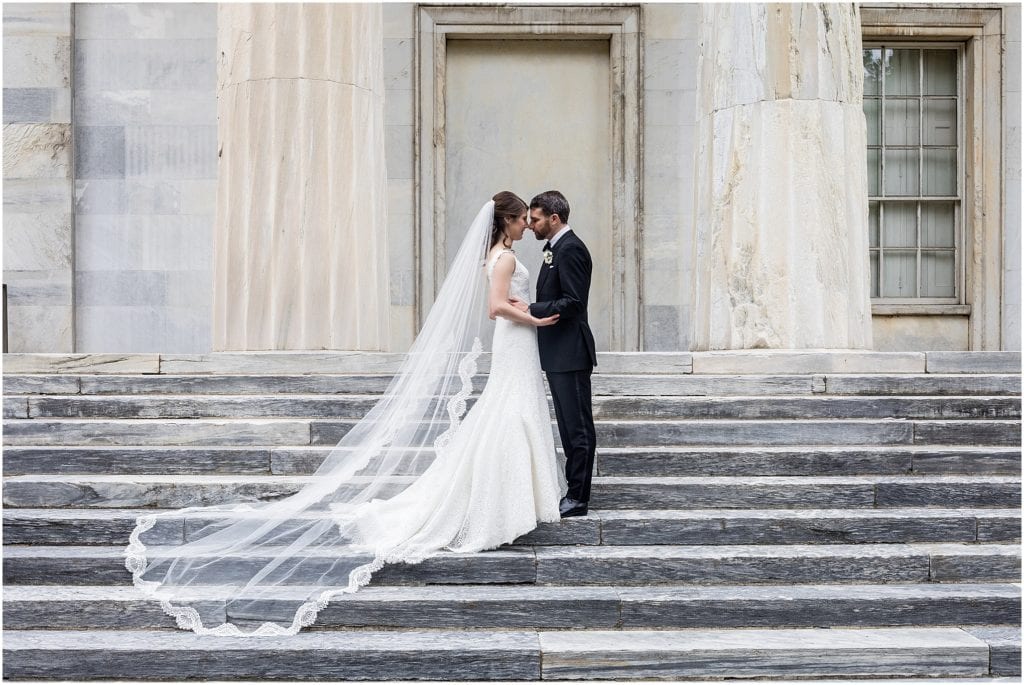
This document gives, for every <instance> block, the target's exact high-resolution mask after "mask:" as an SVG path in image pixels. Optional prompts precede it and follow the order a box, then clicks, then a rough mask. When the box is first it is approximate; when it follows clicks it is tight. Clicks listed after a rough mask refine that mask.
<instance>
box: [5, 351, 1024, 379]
mask: <svg viewBox="0 0 1024 685" xmlns="http://www.w3.org/2000/svg"><path fill="white" fill-rule="evenodd" d="M404 357H405V355H404V354H402V353H396V352H349V351H329V352H313V351H287V352H214V353H208V354H173V353H172V354H157V353H121V354H82V353H71V354H67V353H56V354H54V353H49V354H46V353H42V354H40V353H21V354H19V353H11V354H4V359H3V361H4V368H5V369H6V370H7V372H8V373H19V374H29V373H32V374H35V373H102V374H126V373H139V374H143V373H144V374H228V373H229V374H261V375H275V374H323V373H336V374H337V373H342V374H344V373H394V372H395V371H396V370H397V369H398V368H399V366H400V365H401V363H402V361H403V360H404ZM489 363H490V354H489V353H486V352H485V353H484V354H482V355H481V356H480V359H479V360H478V366H479V367H480V368H481V370H485V369H486V368H488V366H489ZM597 363H598V365H597V367H596V368H595V369H594V370H595V372H596V373H597V374H608V373H612V374H651V373H659V374H663V373H693V374H742V373H746V374H804V373H926V372H927V373H1018V374H1019V373H1020V372H1021V353H1020V352H1019V351H971V352H967V351H960V352H957V351H953V352H946V351H943V352H875V351H872V350H723V351H715V352H598V353H597Z"/></svg>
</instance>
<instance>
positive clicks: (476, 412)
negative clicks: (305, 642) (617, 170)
mask: <svg viewBox="0 0 1024 685" xmlns="http://www.w3.org/2000/svg"><path fill="white" fill-rule="evenodd" d="M493 212H494V203H493V201H492V202H488V203H487V204H486V205H484V207H483V208H482V209H481V210H480V212H479V213H478V214H477V217H476V218H475V219H474V221H473V224H472V225H471V226H470V227H469V229H468V230H467V233H466V237H465V239H464V240H463V243H462V245H461V246H460V248H459V251H458V254H457V255H456V257H455V260H454V261H453V263H452V266H451V267H450V269H449V273H448V275H447V276H446V278H445V280H444V283H443V284H442V287H441V289H440V291H439V293H438V295H437V298H436V299H435V302H434V305H433V307H431V310H430V313H429V315H428V317H427V320H426V321H425V322H424V325H423V327H422V329H421V331H420V334H419V335H418V336H417V338H416V341H415V342H414V343H413V345H412V348H411V349H410V351H409V353H408V354H407V355H406V358H405V361H403V363H402V366H401V368H400V369H399V371H398V372H397V373H396V375H395V377H394V378H393V380H392V381H391V383H390V384H389V386H388V388H387V390H386V391H385V392H384V394H383V396H382V397H381V399H380V400H379V401H378V402H377V404H376V405H375V406H374V407H373V408H372V409H371V410H370V411H369V412H368V413H367V415H366V416H365V417H363V418H362V419H360V420H359V421H358V422H357V423H356V424H355V425H354V426H353V427H352V428H351V429H350V430H349V431H348V433H346V434H345V435H344V437H342V439H341V440H340V441H339V442H338V444H337V446H336V447H335V448H333V449H332V451H331V453H330V454H329V455H328V456H327V457H326V458H325V460H324V462H323V463H322V465H321V466H320V467H319V468H318V469H317V471H316V472H315V473H314V474H313V475H312V476H311V477H310V478H309V479H308V480H307V482H306V484H305V485H304V486H303V487H302V488H301V489H300V490H299V491H298V492H296V493H295V494H293V495H291V496H289V497H286V498H284V499H280V500H276V501H272V502H267V503H256V504H250V503H242V504H224V505H213V506H198V507H188V508H185V509H182V510H177V511H165V512H158V513H154V514H147V515H144V516H140V517H139V518H138V519H137V521H136V527H135V529H134V531H133V532H132V534H131V536H130V542H129V545H128V547H127V548H126V549H125V566H126V568H127V569H128V570H129V571H131V572H132V576H133V582H134V584H135V586H136V587H137V588H139V589H140V590H141V591H143V592H144V593H145V594H146V595H148V596H150V597H152V598H153V599H155V600H157V601H159V602H160V605H161V606H162V607H163V609H164V611H165V612H167V613H168V614H170V615H171V616H173V617H174V618H175V619H176V622H177V624H178V626H179V627H181V628H185V629H189V630H192V631H194V632H195V633H197V634H200V635H219V636H225V635H226V636H239V637H250V636H277V635H292V634H295V633H297V632H298V631H299V630H300V629H301V628H302V627H304V626H308V625H310V624H312V623H313V622H314V621H315V619H316V616H317V614H318V613H319V612H320V611H321V610H322V609H323V608H324V607H325V606H327V604H328V603H329V602H330V601H331V599H332V598H333V597H336V596H337V595H340V594H345V593H351V592H355V591H356V590H357V589H358V588H359V587H361V586H363V585H365V584H367V583H368V582H370V579H371V577H372V575H373V573H375V572H376V571H378V570H380V569H381V568H383V567H384V566H385V565H386V564H398V563H405V564H415V563H420V562H422V561H424V560H425V559H428V558H430V557H431V556H433V555H435V554H438V553H440V552H444V551H450V552H475V551H481V550H486V549H492V548H495V547H498V546H500V545H502V544H506V543H510V542H512V541H514V540H515V539H516V538H518V537H520V536H521V535H523V534H525V533H527V532H529V531H530V530H532V529H533V528H535V527H536V524H537V522H538V521H557V520H559V511H558V501H559V499H560V497H561V496H562V495H563V494H564V493H565V490H566V484H565V476H564V467H563V464H562V463H561V460H560V459H558V458H556V452H555V445H554V437H553V434H552V430H551V418H550V414H549V411H548V403H547V399H546V393H545V389H544V384H543V381H542V374H541V368H540V360H539V355H538V351H537V331H536V328H535V327H533V326H531V325H527V324H520V323H517V322H514V321H511V320H508V319H504V318H498V319H497V320H496V321H495V322H494V323H493V324H490V322H489V321H488V319H487V316H486V306H485V304H486V301H487V294H488V293H487V290H488V287H489V283H490V278H491V274H492V272H493V270H494V266H495V264H496V263H497V261H498V260H499V259H510V258H511V259H515V253H514V252H513V251H512V250H502V251H500V252H498V253H496V254H494V255H493V256H491V257H490V258H487V259H486V260H484V262H483V264H481V257H483V256H484V255H485V254H486V251H487V249H488V247H489V246H488V244H487V242H488V240H489V235H490V226H491V224H492V222H493V216H494V214H493ZM508 254H510V255H511V256H506V255H508ZM481 267H482V268H481ZM509 294H510V296H512V297H516V298H518V299H520V300H522V301H524V302H529V301H530V296H529V273H528V272H527V270H526V268H525V267H524V266H523V265H522V264H521V263H520V262H519V261H518V259H516V264H515V269H514V271H513V274H512V279H511V284H510V288H509ZM490 325H493V342H492V353H491V363H490V370H489V375H488V376H487V382H486V384H485V385H484V388H483V390H482V391H481V393H480V395H479V397H478V399H477V400H476V402H475V403H474V404H473V406H472V408H471V409H470V410H469V411H468V413H467V412H466V408H467V405H468V401H469V399H470V395H471V394H472V391H473V387H472V379H473V376H474V374H475V373H476V371H477V361H478V358H479V357H480V355H481V354H482V351H483V350H482V345H481V336H482V335H483V333H484V331H485V330H486V329H485V327H489V326H490ZM484 337H486V336H484ZM168 537H170V542H169V543H168V540H167V538H168ZM254 625H255V626H256V627H255V629H253V630H245V629H244V628H249V627H252V626H254Z"/></svg>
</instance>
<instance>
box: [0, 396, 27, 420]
mask: <svg viewBox="0 0 1024 685" xmlns="http://www.w3.org/2000/svg"><path fill="white" fill-rule="evenodd" d="M4 418H5V419H26V418H28V400H27V399H26V398H24V397H4Z"/></svg>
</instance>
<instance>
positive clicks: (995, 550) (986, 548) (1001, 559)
mask: <svg viewBox="0 0 1024 685" xmlns="http://www.w3.org/2000/svg"><path fill="white" fill-rule="evenodd" d="M911 546H912V547H914V548H915V549H918V550H921V551H923V552H927V553H928V554H929V556H930V557H931V579H932V580H933V581H938V582H940V583H956V582H961V581H963V580H965V579H967V578H970V579H972V580H974V581H991V582H996V581H1008V582H1012V581H1017V580H1019V579H1020V545H986V544H975V545H967V546H963V545H955V544H944V543H920V544H914V545H911Z"/></svg>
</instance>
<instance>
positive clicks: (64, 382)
mask: <svg viewBox="0 0 1024 685" xmlns="http://www.w3.org/2000/svg"><path fill="white" fill-rule="evenodd" d="M5 361H6V360H5ZM3 383H4V393H5V394H7V395H36V394H39V395H74V394H77V393H78V392H79V384H78V378H75V377H74V376H68V377H64V376H17V375H14V374H7V373H5V374H4V376H3Z"/></svg>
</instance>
